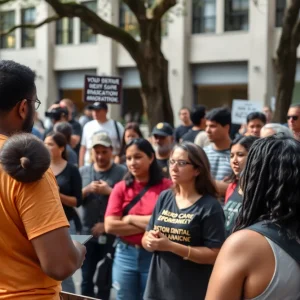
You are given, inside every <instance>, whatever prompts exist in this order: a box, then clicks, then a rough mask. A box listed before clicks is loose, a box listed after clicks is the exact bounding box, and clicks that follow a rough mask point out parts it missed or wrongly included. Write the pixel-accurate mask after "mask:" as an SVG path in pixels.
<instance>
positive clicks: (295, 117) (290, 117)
mask: <svg viewBox="0 0 300 300" xmlns="http://www.w3.org/2000/svg"><path fill="white" fill-rule="evenodd" d="M286 118H287V119H288V120H289V119H293V120H294V121H297V120H298V118H299V117H298V116H287V117H286Z"/></svg>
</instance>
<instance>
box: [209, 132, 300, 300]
mask: <svg viewBox="0 0 300 300" xmlns="http://www.w3.org/2000/svg"><path fill="white" fill-rule="evenodd" d="M299 153H300V143H299V142H298V141H296V140H295V139H293V138H287V137H284V136H282V135H280V136H277V135H275V136H270V137H267V138H264V139H259V140H257V141H256V142H255V143H254V144H253V145H252V147H251V149H250V151H249V154H248V159H247V163H246V167H245V171H244V174H243V177H242V180H241V188H242V191H243V194H244V200H243V204H242V207H241V211H240V214H239V217H238V220H237V224H236V227H235V229H234V230H235V232H234V233H233V234H232V235H231V236H230V237H229V238H228V239H227V240H226V242H225V244H224V245H223V247H222V249H221V251H220V253H219V256H218V258H217V261H216V264H215V267H214V270H213V273H212V276H211V279H210V283H209V287H208V292H207V295H206V299H207V300H215V299H222V300H238V299H239V300H240V299H255V300H265V299H280V300H281V299H299V297H300V285H299V282H300V266H299V262H300V258H299V253H300V244H299V239H300V155H299ZM297 256H298V257H297Z"/></svg>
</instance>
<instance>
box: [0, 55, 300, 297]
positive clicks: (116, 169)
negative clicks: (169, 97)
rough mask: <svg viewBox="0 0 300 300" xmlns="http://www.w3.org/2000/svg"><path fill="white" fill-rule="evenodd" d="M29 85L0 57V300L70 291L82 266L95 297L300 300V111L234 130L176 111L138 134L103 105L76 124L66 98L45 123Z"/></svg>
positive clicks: (252, 119) (263, 115)
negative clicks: (80, 237) (81, 238)
mask: <svg viewBox="0 0 300 300" xmlns="http://www.w3.org/2000/svg"><path fill="white" fill-rule="evenodd" d="M34 80H35V76H34V73H33V72H32V71H31V70H30V69H29V68H27V67H25V66H23V65H20V64H17V63H15V62H12V61H1V62H0V115H1V118H0V143H1V148H2V149H1V151H0V163H1V164H2V167H1V168H2V169H0V182H1V189H0V225H1V226H0V227H1V229H0V233H1V234H0V256H1V260H0V278H1V280H0V281H1V285H0V299H24V300H26V299H58V293H59V291H60V281H62V289H63V290H64V291H67V292H71V293H74V292H75V286H74V282H73V279H72V274H73V273H74V272H75V271H76V270H77V269H79V268H81V271H82V283H81V293H82V295H85V296H90V297H96V298H98V299H103V300H108V299H109V297H110V290H111V286H112V287H113V288H114V289H115V290H116V294H117V300H128V299H130V300H141V299H145V300H183V299H191V300H193V299H195V300H196V299H208V300H218V299H224V300H227V299H228V300H229V299H230V300H234V299H300V286H299V279H300V265H299V263H300V257H299V256H300V255H299V254H298V253H300V251H299V250H300V244H298V240H299V238H300V223H299V222H300V221H299V213H300V176H299V170H300V156H299V153H300V143H299V140H300V104H299V105H298V104H296V105H292V106H291V107H290V109H289V111H288V113H287V124H277V123H272V110H271V109H270V107H265V108H264V110H263V112H253V113H251V114H249V115H248V116H247V119H246V122H245V124H242V125H241V126H240V127H239V126H232V124H231V112H230V110H229V109H228V108H226V107H219V108H214V109H211V110H209V111H208V110H207V109H206V107H204V106H202V105H197V106H195V107H194V108H192V109H191V110H190V109H189V108H187V107H184V108H182V109H181V110H180V112H179V117H180V120H181V125H180V126H178V127H177V128H173V127H172V126H171V125H170V124H168V123H166V122H161V123H158V124H157V125H156V126H155V127H154V128H153V129H152V131H151V134H150V136H149V137H144V136H143V134H142V132H141V130H140V127H139V124H137V123H127V124H125V128H124V127H123V125H122V124H121V123H119V122H117V121H115V120H112V119H110V118H108V107H107V105H106V104H105V103H94V104H91V105H89V106H88V107H86V110H85V115H84V116H82V117H80V119H79V120H78V121H77V120H76V118H75V111H76V107H75V104H74V103H73V101H72V100H70V99H62V100H60V101H58V102H57V103H55V104H53V105H52V106H51V107H50V108H49V109H48V111H47V113H46V116H47V122H45V123H44V122H42V121H41V120H39V119H38V118H37V115H36V114H35V112H34V111H35V109H37V108H38V106H39V104H40V101H39V100H38V98H37V91H36V87H35V83H34ZM16 86H18V89H16V88H15V87H16ZM20 132H27V133H28V132H32V133H33V134H34V135H36V137H33V135H30V134H15V133H20ZM70 234H85V235H92V236H93V238H92V239H91V240H89V241H88V242H87V243H86V244H85V246H83V245H81V244H79V243H78V242H72V240H71V239H70ZM108 257H109V258H110V259H111V260H112V266H111V267H110V266H109V265H108V266H106V269H104V268H101V266H103V262H104V261H105V259H107V258H108ZM103 270H105V272H104V271H103ZM101 272H102V273H101ZM99 276H100V277H101V278H100V279H101V280H99ZM99 282H100V283H99ZM104 282H105V283H106V284H104ZM107 283H108V284H107ZM287 287H288V288H287Z"/></svg>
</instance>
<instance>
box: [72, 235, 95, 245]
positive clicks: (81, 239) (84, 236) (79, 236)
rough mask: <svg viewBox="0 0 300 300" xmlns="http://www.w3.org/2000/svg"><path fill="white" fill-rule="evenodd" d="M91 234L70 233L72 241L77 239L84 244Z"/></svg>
mask: <svg viewBox="0 0 300 300" xmlns="http://www.w3.org/2000/svg"><path fill="white" fill-rule="evenodd" d="M92 237H93V236H92V235H88V234H87V235H84V234H71V238H72V240H73V241H77V242H79V243H80V244H82V245H84V244H86V243H87V242H88V241H89V240H90V239H91V238H92Z"/></svg>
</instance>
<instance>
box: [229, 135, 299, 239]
mask: <svg viewBox="0 0 300 300" xmlns="http://www.w3.org/2000/svg"><path fill="white" fill-rule="evenodd" d="M241 188H242V190H243V192H244V201H243V204H242V207H241V211H240V214H239V217H238V220H237V223H236V227H235V229H234V230H235V231H237V230H240V229H243V228H246V227H248V226H250V225H252V224H254V223H256V222H259V221H262V220H267V221H270V222H272V223H275V224H277V225H279V226H281V227H283V228H286V229H287V230H288V231H289V233H290V234H291V235H292V236H293V237H300V218H299V216H300V142H298V141H297V140H295V139H293V138H289V137H284V136H283V135H281V134H276V135H273V136H270V137H267V138H264V139H259V140H257V141H256V142H254V144H253V145H252V147H251V149H250V151H249V154H248V159H247V163H246V167H245V171H244V174H243V176H242V178H241Z"/></svg>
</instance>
